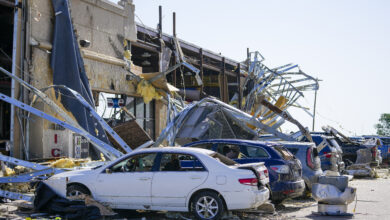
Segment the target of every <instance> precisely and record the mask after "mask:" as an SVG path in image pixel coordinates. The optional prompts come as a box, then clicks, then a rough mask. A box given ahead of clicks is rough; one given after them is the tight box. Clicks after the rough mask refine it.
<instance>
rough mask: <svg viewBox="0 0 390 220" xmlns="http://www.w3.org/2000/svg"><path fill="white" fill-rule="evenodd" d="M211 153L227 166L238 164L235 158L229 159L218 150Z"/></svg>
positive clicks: (211, 155)
mask: <svg viewBox="0 0 390 220" xmlns="http://www.w3.org/2000/svg"><path fill="white" fill-rule="evenodd" d="M209 155H210V157H212V158H214V159H216V160H218V161H219V162H221V163H223V164H225V165H227V166H233V165H236V164H237V163H236V162H235V161H234V160H231V159H229V158H227V157H225V156H223V155H222V154H220V153H217V152H213V153H211V154H209Z"/></svg>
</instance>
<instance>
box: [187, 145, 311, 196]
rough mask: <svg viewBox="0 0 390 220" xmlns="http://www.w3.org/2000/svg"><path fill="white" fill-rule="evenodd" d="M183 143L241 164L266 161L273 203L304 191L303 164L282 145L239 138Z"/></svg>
mask: <svg viewBox="0 0 390 220" xmlns="http://www.w3.org/2000/svg"><path fill="white" fill-rule="evenodd" d="M184 146H185V147H198V148H205V149H210V150H213V151H216V152H218V153H221V154H223V155H226V156H227V157H229V158H231V159H233V160H234V161H236V162H238V163H240V164H246V163H253V162H264V163H265V166H266V167H267V168H268V172H269V179H270V184H269V185H270V189H271V199H272V201H273V202H274V203H280V202H282V201H283V200H285V199H287V198H294V197H298V196H301V195H302V194H303V192H304V190H305V182H304V180H303V179H302V165H301V163H300V162H299V160H298V159H296V158H295V157H294V155H292V154H291V153H290V151H288V150H287V149H286V148H284V147H283V146H282V145H281V144H276V143H271V142H263V141H251V140H239V139H214V140H213V139H212V140H202V141H197V142H193V143H189V144H187V145H184Z"/></svg>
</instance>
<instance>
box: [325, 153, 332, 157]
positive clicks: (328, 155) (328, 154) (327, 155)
mask: <svg viewBox="0 0 390 220" xmlns="http://www.w3.org/2000/svg"><path fill="white" fill-rule="evenodd" d="M324 156H325V157H326V158H331V157H332V153H328V152H324Z"/></svg>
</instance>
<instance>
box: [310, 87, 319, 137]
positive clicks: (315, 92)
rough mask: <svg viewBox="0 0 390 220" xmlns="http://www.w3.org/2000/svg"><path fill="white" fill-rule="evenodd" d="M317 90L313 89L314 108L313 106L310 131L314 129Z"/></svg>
mask: <svg viewBox="0 0 390 220" xmlns="http://www.w3.org/2000/svg"><path fill="white" fill-rule="evenodd" d="M317 90H318V89H316V90H315V91H314V108H313V127H312V129H311V130H312V131H314V125H315V121H316V106H317Z"/></svg>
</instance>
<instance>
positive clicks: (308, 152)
mask: <svg viewBox="0 0 390 220" xmlns="http://www.w3.org/2000/svg"><path fill="white" fill-rule="evenodd" d="M279 143H280V144H283V146H284V147H285V148H287V149H288V150H289V151H290V152H291V153H292V154H294V156H295V157H296V158H298V159H299V160H300V161H301V164H302V177H303V179H304V180H305V184H306V186H307V189H308V190H309V191H311V187H312V184H314V183H317V182H318V177H319V176H321V175H323V172H322V169H321V160H320V157H319V156H318V151H317V147H316V145H315V144H314V143H303V142H290V141H282V142H279Z"/></svg>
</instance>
